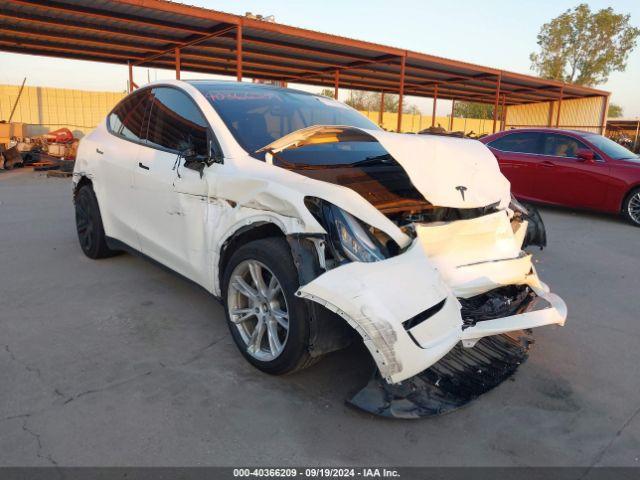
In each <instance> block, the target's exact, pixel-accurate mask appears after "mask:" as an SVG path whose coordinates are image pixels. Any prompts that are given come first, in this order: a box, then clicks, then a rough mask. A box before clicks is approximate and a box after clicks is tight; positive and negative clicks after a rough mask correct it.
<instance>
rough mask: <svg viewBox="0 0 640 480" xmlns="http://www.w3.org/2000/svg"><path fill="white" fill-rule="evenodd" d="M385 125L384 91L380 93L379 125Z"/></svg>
mask: <svg viewBox="0 0 640 480" xmlns="http://www.w3.org/2000/svg"><path fill="white" fill-rule="evenodd" d="M383 123H384V90H381V91H380V111H379V112H378V125H380V126H381V127H382V124H383Z"/></svg>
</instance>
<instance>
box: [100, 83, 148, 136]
mask: <svg viewBox="0 0 640 480" xmlns="http://www.w3.org/2000/svg"><path fill="white" fill-rule="evenodd" d="M150 93H151V90H149V89H145V90H141V91H139V92H136V93H132V94H131V95H129V96H128V97H126V98H125V99H124V100H122V101H121V102H120V103H119V104H118V105H117V106H116V108H114V109H113V111H112V112H111V114H110V115H109V118H108V123H109V130H110V131H111V133H114V134H115V135H120V136H122V137H124V138H126V139H127V140H132V141H134V142H140V141H142V140H144V136H145V133H146V132H145V131H143V130H146V127H144V124H145V114H146V113H147V110H148V108H149V105H150V103H151V96H150Z"/></svg>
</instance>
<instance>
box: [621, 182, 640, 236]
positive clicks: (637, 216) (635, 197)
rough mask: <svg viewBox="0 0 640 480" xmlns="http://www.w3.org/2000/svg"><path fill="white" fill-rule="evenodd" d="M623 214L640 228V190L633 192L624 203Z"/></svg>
mask: <svg viewBox="0 0 640 480" xmlns="http://www.w3.org/2000/svg"><path fill="white" fill-rule="evenodd" d="M622 213H623V215H624V216H625V218H626V219H627V220H628V221H629V223H631V224H632V225H635V226H636V227H640V188H636V189H635V190H633V191H632V192H631V193H630V194H629V195H627V198H626V199H625V201H624V205H623V206H622Z"/></svg>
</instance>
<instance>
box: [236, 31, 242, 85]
mask: <svg viewBox="0 0 640 480" xmlns="http://www.w3.org/2000/svg"><path fill="white" fill-rule="evenodd" d="M236 80H237V81H238V82H241V81H242V24H241V23H239V24H238V27H237V28H236Z"/></svg>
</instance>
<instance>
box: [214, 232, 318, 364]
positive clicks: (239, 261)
mask: <svg viewBox="0 0 640 480" xmlns="http://www.w3.org/2000/svg"><path fill="white" fill-rule="evenodd" d="M297 289H298V276H297V271H296V269H295V266H294V265H293V259H292V258H291V252H290V250H289V246H288V244H287V242H286V241H285V240H284V239H282V238H276V237H273V238H265V239H261V240H256V241H253V242H250V243H247V244H246V245H244V246H242V247H240V248H239V249H238V250H237V251H236V252H235V253H234V254H233V255H232V257H231V259H230V260H229V263H228V264H227V266H226V268H225V272H224V275H223V282H222V294H223V298H224V300H225V310H226V316H227V322H228V325H229V329H230V331H231V335H232V336H233V340H234V341H235V343H236V345H237V346H238V349H240V352H241V353H242V355H243V356H244V357H245V358H246V359H247V360H248V361H249V363H251V364H252V365H254V366H255V367H257V368H258V369H260V370H262V371H264V372H266V373H270V374H274V375H281V374H285V373H291V372H294V371H296V370H301V369H302V368H305V367H307V366H308V365H310V364H311V363H312V359H311V357H310V355H309V318H308V311H307V308H306V305H305V304H304V301H303V300H301V299H299V298H297V297H296V296H295V292H296V290H297Z"/></svg>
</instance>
